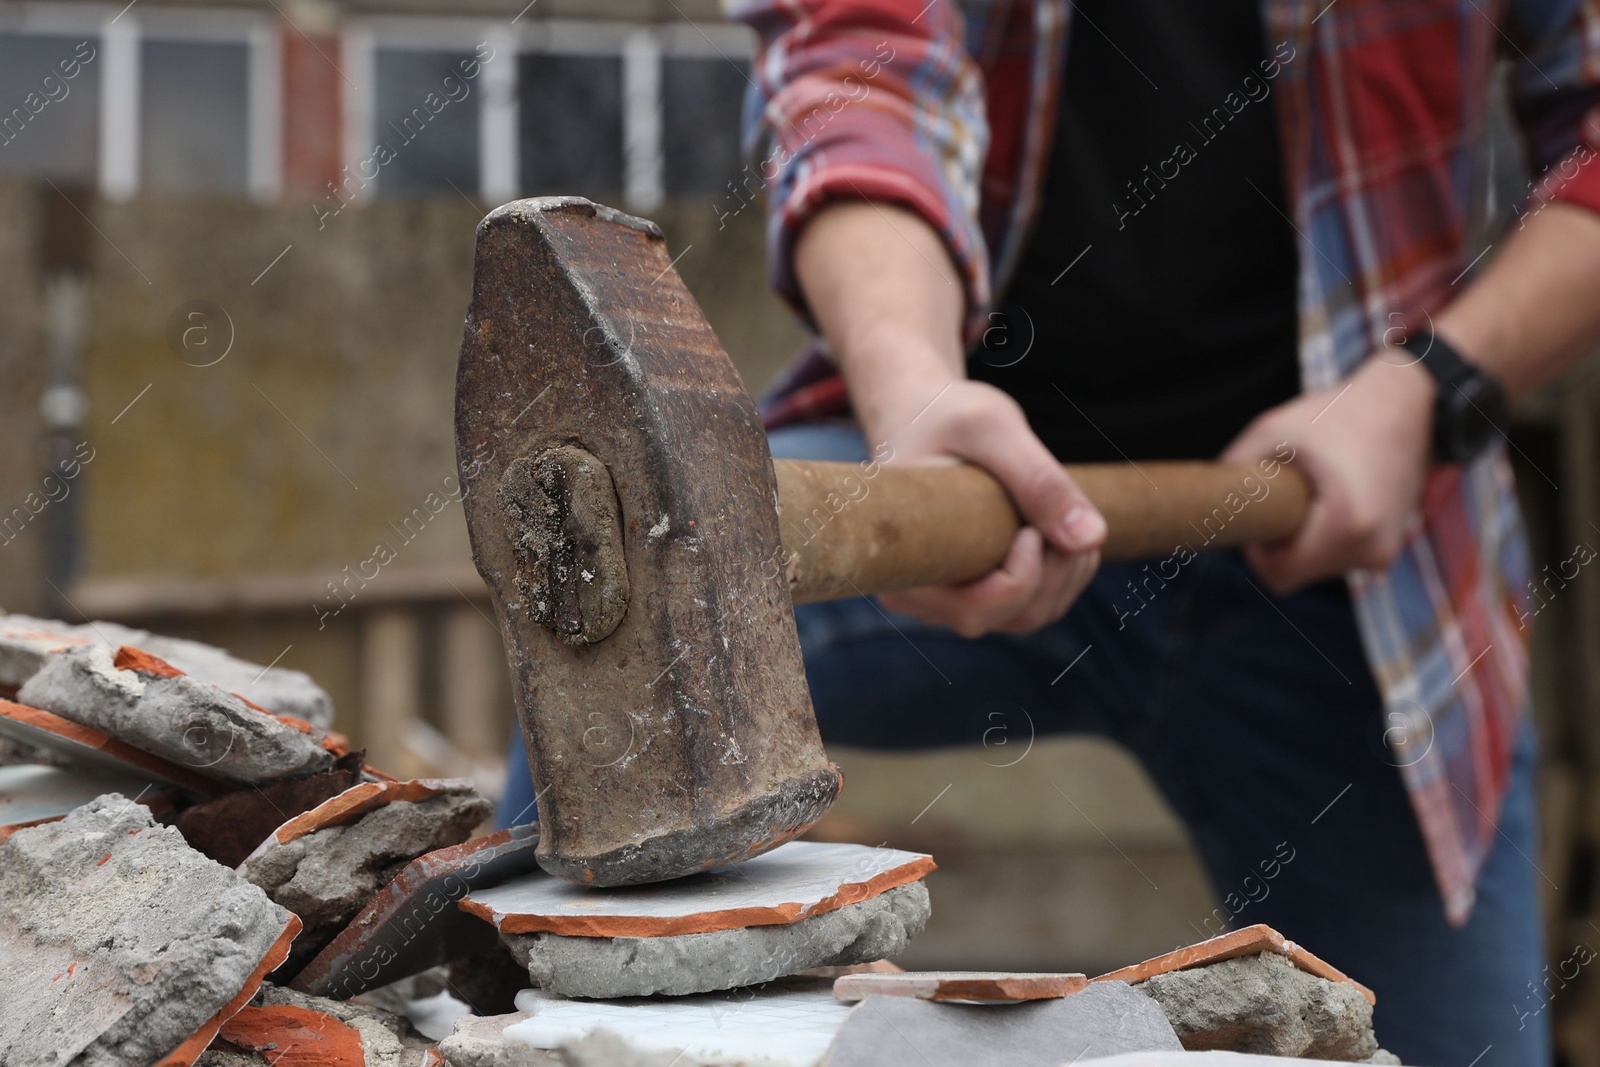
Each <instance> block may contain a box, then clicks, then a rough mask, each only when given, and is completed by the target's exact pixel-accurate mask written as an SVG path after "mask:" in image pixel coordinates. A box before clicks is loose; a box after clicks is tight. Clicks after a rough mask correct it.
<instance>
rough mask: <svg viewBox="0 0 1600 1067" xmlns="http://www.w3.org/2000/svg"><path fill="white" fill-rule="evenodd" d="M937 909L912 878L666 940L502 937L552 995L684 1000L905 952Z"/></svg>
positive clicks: (515, 935) (657, 938) (661, 938)
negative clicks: (857, 896) (770, 920)
mask: <svg viewBox="0 0 1600 1067" xmlns="http://www.w3.org/2000/svg"><path fill="white" fill-rule="evenodd" d="M546 877H549V876H548V875H547V876H546ZM928 911H929V906H928V890H927V887H926V886H924V885H923V884H922V883H921V882H912V883H911V884H910V885H903V886H896V887H895V888H893V889H890V890H887V891H885V892H883V893H881V894H879V895H878V896H875V897H872V898H870V899H867V900H863V901H858V902H857V903H854V904H846V905H845V906H844V907H842V908H835V909H833V910H832V911H825V912H821V913H819V914H816V915H812V916H810V917H808V918H805V919H800V920H799V921H797V922H792V923H781V924H777V925H772V926H748V927H742V928H740V929H736V930H714V931H712V932H710V933H704V934H674V935H668V936H665V937H616V938H606V937H566V936H563V935H560V934H503V935H501V936H502V937H503V938H504V940H505V942H506V946H507V947H508V948H510V949H511V952H512V954H513V955H514V956H516V958H517V959H518V960H520V961H521V962H522V963H523V965H524V966H526V967H527V969H528V977H529V978H531V979H532V980H533V981H534V982H535V983H536V984H537V985H538V986H539V987H540V988H542V989H544V990H545V991H546V992H550V993H557V994H560V995H561V996H568V997H598V998H606V999H610V998H616V997H642V996H650V995H653V994H666V995H669V996H684V995H686V994H690V993H707V992H712V991H715V990H719V989H737V988H740V987H742V986H753V985H759V984H760V983H763V982H770V981H772V980H773V979H775V978H783V977H786V976H788V975H792V974H797V973H799V972H801V971H804V970H807V969H809V968H812V967H822V966H845V965H848V964H853V963H864V962H867V961H870V960H879V959H883V958H884V957H886V956H893V955H898V954H899V953H901V952H903V951H905V948H906V945H907V943H909V942H910V940H911V939H912V938H913V937H915V936H916V935H917V934H920V933H921V932H922V928H923V927H924V926H925V925H927V921H928Z"/></svg>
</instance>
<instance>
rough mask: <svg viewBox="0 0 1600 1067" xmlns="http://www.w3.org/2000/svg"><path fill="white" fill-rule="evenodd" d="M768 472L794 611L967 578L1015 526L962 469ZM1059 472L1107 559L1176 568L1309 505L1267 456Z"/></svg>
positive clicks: (1296, 479)
mask: <svg viewBox="0 0 1600 1067" xmlns="http://www.w3.org/2000/svg"><path fill="white" fill-rule="evenodd" d="M773 466H774V467H775V468H776V469H777V474H778V512H779V520H780V529H781V532H782V536H783V547H784V556H785V557H786V558H787V559H788V560H789V563H788V573H789V589H790V592H791V594H792V595H793V597H794V602H795V603H796V604H805V603H811V602H813V601H818V600H836V599H840V598H843V597H850V596H858V595H861V594H865V593H886V592H891V591H893V590H896V589H912V588H916V587H918V586H924V585H948V584H953V583H958V582H967V581H972V580H973V579H975V578H979V577H982V576H983V575H985V574H987V573H988V572H989V571H991V570H993V569H994V568H995V567H996V566H998V565H999V564H1000V562H1001V561H1002V560H1004V559H1005V555H1006V551H1007V549H1008V548H1009V547H1010V545H1011V540H1012V538H1013V537H1015V536H1016V532H1017V528H1018V525H1019V519H1018V516H1017V510H1016V507H1015V506H1014V505H1013V504H1012V502H1011V498H1010V497H1009V496H1008V495H1007V494H1006V491H1005V490H1004V489H1003V488H1001V486H1000V483H999V482H997V481H995V479H994V478H993V477H992V476H991V475H989V474H988V473H987V472H986V471H984V470H982V469H980V468H978V467H975V466H972V465H970V464H946V465H940V466H893V467H886V466H882V465H881V464H877V463H872V462H870V461H869V462H867V463H823V462H814V461H803V460H777V461H775V462H774V464H773ZM1066 470H1067V473H1068V474H1070V475H1072V477H1073V479H1074V480H1075V481H1076V482H1077V483H1078V485H1079V486H1080V487H1081V488H1082V489H1083V491H1084V493H1085V494H1086V495H1087V496H1088V497H1089V499H1090V500H1092V501H1093V502H1094V505H1095V507H1097V508H1099V509H1100V513H1101V514H1102V515H1104V516H1105V519H1106V525H1107V533H1106V543H1105V547H1104V548H1103V549H1102V550H1101V557H1102V558H1103V559H1107V560H1118V559H1136V558H1139V557H1142V556H1158V557H1166V556H1177V557H1178V561H1179V562H1180V563H1183V562H1187V558H1186V555H1185V552H1198V551H1200V550H1202V549H1206V548H1222V547H1228V546H1234V545H1242V544H1248V543H1250V542H1256V541H1274V540H1278V539H1279V538H1282V537H1286V536H1288V535H1289V534H1291V533H1293V532H1294V531H1295V530H1296V529H1298V528H1299V526H1300V523H1301V522H1302V521H1303V520H1304V518H1305V514H1306V508H1307V506H1308V504H1309V502H1310V499H1311V492H1310V487H1309V486H1308V485H1307V483H1306V481H1305V478H1304V477H1303V476H1302V475H1301V474H1300V473H1299V471H1297V470H1295V469H1294V468H1293V467H1291V466H1288V465H1285V464H1280V463H1276V462H1275V461H1270V460H1269V461H1264V462H1263V463H1260V464H1257V465H1255V466H1242V465H1239V466H1235V465H1225V464H1220V463H1190V462H1163V463H1141V464H1139V465H1138V466H1133V465H1131V464H1119V463H1104V464H1084V465H1078V466H1070V465H1069V466H1068V467H1067V468H1066ZM1268 472H1270V475H1269V473H1268Z"/></svg>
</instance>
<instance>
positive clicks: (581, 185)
mask: <svg viewBox="0 0 1600 1067" xmlns="http://www.w3.org/2000/svg"><path fill="white" fill-rule="evenodd" d="M517 71H518V100H519V103H520V107H519V116H520V126H521V129H520V131H519V133H520V138H519V142H520V143H519V148H518V151H519V154H520V160H521V176H522V187H523V189H525V190H527V192H528V193H530V194H535V195H538V194H546V193H571V194H575V195H580V196H587V197H590V198H591V199H595V200H605V199H615V198H616V197H617V196H618V195H619V194H620V193H621V191H622V187H623V181H622V59H621V57H620V56H589V55H562V54H549V53H534V54H526V55H523V56H521V57H520V59H519V62H518V67H517Z"/></svg>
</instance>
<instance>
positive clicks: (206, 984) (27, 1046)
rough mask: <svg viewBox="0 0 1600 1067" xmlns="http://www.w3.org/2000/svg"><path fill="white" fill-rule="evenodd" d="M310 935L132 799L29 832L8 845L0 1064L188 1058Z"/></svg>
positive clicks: (0, 960)
mask: <svg viewBox="0 0 1600 1067" xmlns="http://www.w3.org/2000/svg"><path fill="white" fill-rule="evenodd" d="M64 905H70V906H64ZM298 927H299V923H298V921H297V920H296V919H295V918H294V916H293V915H291V914H289V913H288V912H287V911H285V910H284V909H283V908H281V907H278V906H277V905H275V904H273V903H272V902H271V901H269V900H268V899H267V898H266V896H265V894H263V893H262V891H261V890H260V889H259V888H257V887H255V886H253V885H250V884H249V883H248V882H246V881H245V880H244V879H242V878H240V877H239V876H238V875H237V874H236V873H235V872H233V871H231V870H229V869H228V868H226V867H223V866H221V865H219V864H217V863H214V862H212V861H211V860H209V859H206V858H205V857H204V856H202V855H200V854H199V853H198V852H195V851H194V850H193V849H191V848H189V846H188V845H186V844H185V843H184V841H183V838H182V837H181V836H180V835H179V834H178V832H177V831H176V830H173V829H170V828H167V827H161V826H157V825H156V823H155V820H154V819H153V818H152V816H151V814H150V812H149V810H148V809H146V808H144V807H141V806H140V805H138V804H135V803H133V802H132V801H131V800H128V799H127V798H126V797H123V796H120V795H117V794H109V795H106V796H102V797H99V798H97V799H95V800H93V801H91V802H90V803H88V804H86V805H84V806H83V807H80V808H78V809H76V810H75V811H73V812H72V813H71V814H69V815H67V817H66V818H64V819H62V820H60V821H58V822H52V823H47V824H45V825H43V826H36V827H32V828H29V829H25V830H19V831H18V832H16V833H15V834H13V835H12V836H11V837H10V838H9V839H8V840H7V841H6V842H5V843H4V844H3V845H0V1004H4V1005H5V1008H6V1010H5V1011H4V1012H0V1062H3V1063H6V1064H8V1065H13V1067H30V1065H33V1064H58V1063H66V1062H69V1061H81V1062H84V1063H89V1064H96V1065H106V1067H119V1065H127V1067H145V1065H147V1064H151V1063H154V1062H156V1061H157V1060H160V1059H162V1058H163V1057H167V1056H172V1057H173V1058H172V1059H171V1060H170V1061H169V1062H170V1063H172V1064H187V1063H189V1062H191V1061H192V1060H193V1058H194V1056H196V1055H198V1053H199V1051H200V1050H201V1049H203V1048H204V1047H205V1045H206V1043H207V1042H209V1041H210V1039H211V1037H212V1035H213V1034H214V1033H215V1031H216V1028H217V1027H218V1026H219V1025H220V1024H221V1022H222V1021H223V1019H225V1018H227V1017H228V1016H229V1015H231V1014H232V1012H233V1011H234V1010H236V1009H237V1007H238V1006H241V1005H242V1004H243V1003H244V1001H246V1000H248V999H249V997H250V996H251V994H252V993H254V991H255V987H256V985H257V984H259V982H260V981H261V978H262V977H263V976H264V975H265V973H266V972H267V971H268V970H270V969H271V968H272V967H274V966H276V965H277V964H278V963H279V962H280V961H281V960H282V959H283V956H284V954H285V953H286V952H287V949H288V942H289V939H290V938H292V937H293V936H294V932H295V931H296V930H297V929H298Z"/></svg>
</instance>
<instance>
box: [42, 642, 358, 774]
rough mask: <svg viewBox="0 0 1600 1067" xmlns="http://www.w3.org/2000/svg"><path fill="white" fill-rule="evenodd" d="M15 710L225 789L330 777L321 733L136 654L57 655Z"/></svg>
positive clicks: (86, 651) (102, 650)
mask: <svg viewBox="0 0 1600 1067" xmlns="http://www.w3.org/2000/svg"><path fill="white" fill-rule="evenodd" d="M18 702H19V703H21V704H25V705H28V706H30V707H35V708H40V709H43V710H44V711H48V712H53V713H55V714H56V715H59V716H61V717H62V718H65V719H70V720H72V721H73V722H76V723H81V724H82V725H85V726H89V727H93V728H94V729H96V730H101V731H104V732H105V733H106V734H109V735H110V736H111V737H114V738H117V739H118V740H120V741H123V742H125V743H127V744H129V745H133V746H134V747H136V748H139V749H141V750H143V751H145V752H148V753H151V754H153V755H156V756H160V757H162V758H163V759H167V760H170V761H172V762H173V763H176V764H179V765H181V766H184V767H187V768H189V769H190V770H192V771H194V772H196V773H198V774H201V775H204V776H206V777H208V778H214V779H218V780H221V781H225V782H231V783H236V784H243V785H261V784H265V783H266V782H270V781H274V780H277V779H280V778H294V777H300V776H303V775H307V774H312V773H314V772H316V771H322V770H326V769H327V768H328V767H329V766H331V765H332V763H333V759H334V756H333V753H331V752H329V751H328V750H327V749H326V748H324V747H323V744H322V742H323V734H322V731H320V730H317V729H315V728H314V727H312V726H310V724H308V723H304V722H298V721H296V720H285V719H282V718H279V717H278V716H275V715H273V714H272V713H270V712H267V711H264V710H262V709H261V708H258V707H253V706H251V705H250V704H248V703H246V702H245V701H244V700H243V699H241V698H240V697H238V696H236V695H234V694H233V693H229V692H227V691H226V690H222V689H218V688H217V687H216V686H213V685H207V684H206V683H205V682H201V681H199V680H197V679H195V678H192V677H190V676H189V675H187V674H184V673H183V672H182V671H179V670H178V669H177V668H176V667H173V666H172V665H171V664H169V663H167V662H165V661H164V660H161V659H158V658H156V657H154V656H150V655H148V654H146V653H144V652H141V651H140V650H138V649H134V648H131V647H128V646H123V647H121V648H118V649H116V650H112V649H110V648H108V647H107V646H105V645H90V646H86V647H83V648H76V649H71V650H68V651H65V652H57V653H54V654H52V655H51V656H50V657H49V658H48V659H47V660H46V661H45V664H44V666H43V667H41V668H40V669H39V670H38V671H37V672H36V673H35V674H34V675H33V676H32V677H31V678H29V679H28V681H27V683H26V684H24V685H23V687H22V690H21V692H20V693H19V694H18Z"/></svg>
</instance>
